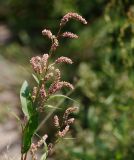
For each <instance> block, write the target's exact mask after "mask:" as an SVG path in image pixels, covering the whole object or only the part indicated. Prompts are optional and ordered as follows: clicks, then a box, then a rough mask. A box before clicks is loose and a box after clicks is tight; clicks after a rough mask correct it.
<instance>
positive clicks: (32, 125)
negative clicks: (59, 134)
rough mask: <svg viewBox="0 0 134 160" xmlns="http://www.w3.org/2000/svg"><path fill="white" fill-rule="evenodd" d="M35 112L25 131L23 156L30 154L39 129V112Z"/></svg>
mask: <svg viewBox="0 0 134 160" xmlns="http://www.w3.org/2000/svg"><path fill="white" fill-rule="evenodd" d="M34 112H35V113H34V114H33V115H32V116H31V117H30V119H29V121H28V123H27V125H26V126H25V128H24V131H23V137H22V151H21V152H22V153H23V154H24V153H27V152H28V150H29V148H30V146H31V139H32V137H33V135H34V133H35V131H36V129H37V127H38V112H37V111H36V110H35V111H34Z"/></svg>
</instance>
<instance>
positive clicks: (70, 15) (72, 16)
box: [60, 12, 87, 26]
mask: <svg viewBox="0 0 134 160" xmlns="http://www.w3.org/2000/svg"><path fill="white" fill-rule="evenodd" d="M70 19H75V20H77V21H80V22H82V23H83V24H87V21H86V20H85V19H84V18H83V17H82V16H80V15H79V14H78V13H72V12H70V13H67V14H66V15H65V16H64V17H63V18H62V19H61V22H60V26H62V25H65V24H66V23H67V22H68V21H69V20H70Z"/></svg>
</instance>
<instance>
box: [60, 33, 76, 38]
mask: <svg viewBox="0 0 134 160" xmlns="http://www.w3.org/2000/svg"><path fill="white" fill-rule="evenodd" d="M61 36H62V37H66V38H78V36H77V35H76V34H74V33H71V32H64V33H63V34H62V35H61Z"/></svg>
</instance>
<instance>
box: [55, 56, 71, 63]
mask: <svg viewBox="0 0 134 160" xmlns="http://www.w3.org/2000/svg"><path fill="white" fill-rule="evenodd" d="M55 63H68V64H72V63H73V61H72V60H71V59H70V58H68V57H63V56H62V57H59V58H58V59H57V60H56V61H55Z"/></svg>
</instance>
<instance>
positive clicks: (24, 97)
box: [20, 81, 29, 118]
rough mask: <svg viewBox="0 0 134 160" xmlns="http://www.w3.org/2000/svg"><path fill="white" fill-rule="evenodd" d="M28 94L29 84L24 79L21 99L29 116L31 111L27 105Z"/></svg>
mask: <svg viewBox="0 0 134 160" xmlns="http://www.w3.org/2000/svg"><path fill="white" fill-rule="evenodd" d="M28 96H29V85H28V83H27V81H24V82H23V84H22V87H21V89H20V101H21V106H22V111H23V113H24V115H25V116H26V117H28V118H29V112H28V106H27V99H28Z"/></svg>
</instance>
